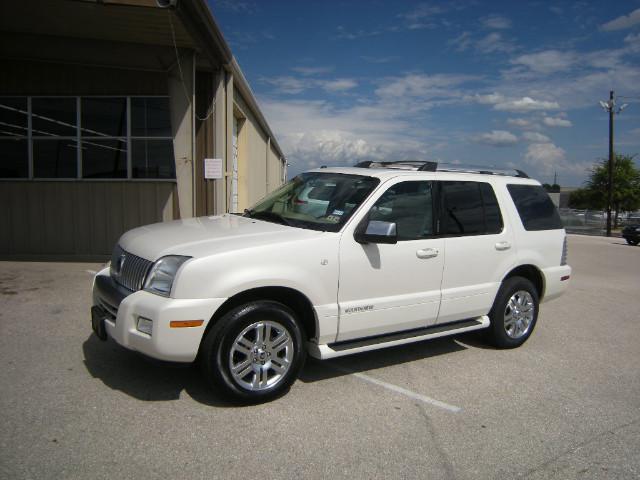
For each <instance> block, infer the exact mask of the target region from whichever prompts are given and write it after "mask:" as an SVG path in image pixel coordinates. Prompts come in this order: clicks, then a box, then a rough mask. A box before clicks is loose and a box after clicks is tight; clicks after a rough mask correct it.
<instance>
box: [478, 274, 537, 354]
mask: <svg viewBox="0 0 640 480" xmlns="http://www.w3.org/2000/svg"><path fill="white" fill-rule="evenodd" d="M538 306H539V300H538V292H537V290H536V288H535V287H534V286H533V284H532V283H531V282H530V281H529V280H527V279H526V278H523V277H511V278H508V279H506V280H505V281H504V282H503V283H502V286H501V287H500V290H499V291H498V295H497V296H496V299H495V302H494V304H493V307H492V308H491V312H489V318H490V319H491V327H490V328H489V329H488V332H487V333H488V334H489V339H490V341H491V342H492V343H493V344H494V345H495V346H496V347H498V348H515V347H519V346H520V345H522V344H523V343H524V342H525V341H526V340H527V339H528V338H529V337H530V336H531V332H532V331H533V328H534V327H535V325H536V321H537V319H538Z"/></svg>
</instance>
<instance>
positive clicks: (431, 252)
mask: <svg viewBox="0 0 640 480" xmlns="http://www.w3.org/2000/svg"><path fill="white" fill-rule="evenodd" d="M439 253H440V251H439V250H438V249H437V248H424V249H422V250H418V251H417V252H416V256H417V257H418V258H433V257H437V256H438V254H439Z"/></svg>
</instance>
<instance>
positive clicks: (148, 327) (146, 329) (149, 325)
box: [138, 317, 153, 335]
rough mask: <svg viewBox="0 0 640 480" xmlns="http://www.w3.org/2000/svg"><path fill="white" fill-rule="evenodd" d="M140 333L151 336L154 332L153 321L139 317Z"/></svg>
mask: <svg viewBox="0 0 640 480" xmlns="http://www.w3.org/2000/svg"><path fill="white" fill-rule="evenodd" d="M138 331H139V332H142V333H146V334H147V335H151V332H152V331H153V321H152V320H149V319H148V318H144V317H138Z"/></svg>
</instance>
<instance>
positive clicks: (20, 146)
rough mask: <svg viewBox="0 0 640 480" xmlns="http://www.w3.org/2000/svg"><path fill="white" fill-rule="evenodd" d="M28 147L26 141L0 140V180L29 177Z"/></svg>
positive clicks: (18, 139) (16, 139)
mask: <svg viewBox="0 0 640 480" xmlns="http://www.w3.org/2000/svg"><path fill="white" fill-rule="evenodd" d="M28 162H29V146H28V145H27V140H26V139H21V138H15V139H14V138H2V139H0V178H25V177H27V176H28V175H29V163H28Z"/></svg>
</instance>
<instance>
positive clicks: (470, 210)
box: [440, 182, 503, 236]
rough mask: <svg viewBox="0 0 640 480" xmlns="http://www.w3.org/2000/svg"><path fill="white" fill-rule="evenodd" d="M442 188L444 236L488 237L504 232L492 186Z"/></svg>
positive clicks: (472, 184)
mask: <svg viewBox="0 0 640 480" xmlns="http://www.w3.org/2000/svg"><path fill="white" fill-rule="evenodd" d="M440 185H441V189H442V207H441V215H440V218H441V225H440V231H441V233H442V234H443V235H447V236H464V235H486V234H495V233H500V232H501V231H502V226H503V224H502V215H501V213H500V207H499V206H498V200H497V199H496V196H495V194H494V193H493V188H491V185H489V184H488V183H483V182H440Z"/></svg>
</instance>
